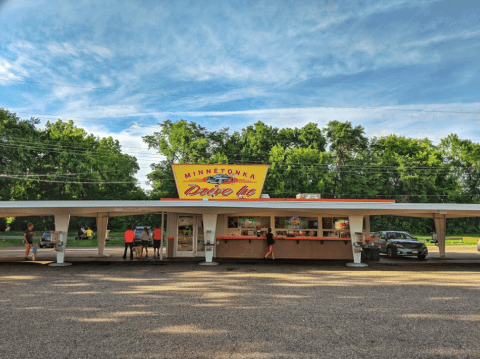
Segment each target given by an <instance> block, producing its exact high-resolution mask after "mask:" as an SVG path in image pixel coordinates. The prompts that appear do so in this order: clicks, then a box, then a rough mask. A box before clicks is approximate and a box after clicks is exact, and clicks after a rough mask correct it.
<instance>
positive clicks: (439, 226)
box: [433, 214, 447, 258]
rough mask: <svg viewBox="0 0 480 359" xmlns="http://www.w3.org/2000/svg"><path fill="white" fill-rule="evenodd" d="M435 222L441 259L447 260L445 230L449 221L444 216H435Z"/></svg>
mask: <svg viewBox="0 0 480 359" xmlns="http://www.w3.org/2000/svg"><path fill="white" fill-rule="evenodd" d="M433 221H434V222H435V231H436V232H437V238H438V250H439V252H440V258H445V229H446V227H447V219H446V217H445V215H444V214H435V215H434V217H433Z"/></svg>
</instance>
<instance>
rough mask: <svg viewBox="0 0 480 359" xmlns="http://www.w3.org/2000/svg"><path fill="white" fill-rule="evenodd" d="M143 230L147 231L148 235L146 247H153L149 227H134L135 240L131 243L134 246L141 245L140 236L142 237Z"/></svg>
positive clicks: (151, 233)
mask: <svg viewBox="0 0 480 359" xmlns="http://www.w3.org/2000/svg"><path fill="white" fill-rule="evenodd" d="M144 228H147V229H148V234H149V235H150V238H149V239H148V246H149V247H153V231H152V228H151V227H149V226H138V227H135V239H134V240H133V243H134V244H135V245H136V246H138V245H140V244H142V239H141V238H140V236H141V235H142V231H143V229H144Z"/></svg>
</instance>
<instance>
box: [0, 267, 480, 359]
mask: <svg viewBox="0 0 480 359" xmlns="http://www.w3.org/2000/svg"><path fill="white" fill-rule="evenodd" d="M479 273H480V265H479V264H478V263H477V262H471V263H444V264H430V265H424V264H418V265H416V264H414V263H408V262H404V261H399V262H388V263H387V262H376V263H373V264H372V265H370V266H369V267H368V268H364V269H353V268H346V267H345V263H344V262H330V263H324V264H298V263H296V264H293V263H274V262H273V261H268V262H264V263H253V262H252V263H248V262H243V263H235V262H234V261H233V262H224V263H221V265H219V266H216V267H204V266H198V265H197V264H196V263H191V262H190V263H189V262H166V263H165V262H164V263H160V262H158V261H157V262H155V261H148V262H135V261H132V262H130V261H127V262H126V264H123V263H122V262H120V263H119V262H113V261H111V262H99V261H95V262H94V261H92V262H88V261H85V262H83V263H74V265H73V266H71V267H62V268H58V267H49V266H46V265H42V264H41V263H33V262H23V263H11V262H10V263H6V262H4V263H0V304H1V305H0V318H1V322H0V323H1V325H0V358H1V359H7V358H8V359H10V358H22V359H23V358H51V359H55V358H62V359H66V358H182V359H183V358H209V359H210V358H218V359H220V358H222V359H223V358H225V359H226V358H438V359H444V358H480V340H479V339H480V335H479V334H478V328H479V323H480V309H479V306H478V298H479V293H480V292H479V290H480V275H479Z"/></svg>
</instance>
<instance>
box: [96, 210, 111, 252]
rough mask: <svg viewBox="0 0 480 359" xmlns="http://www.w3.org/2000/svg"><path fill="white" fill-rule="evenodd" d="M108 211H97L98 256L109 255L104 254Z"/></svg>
mask: <svg viewBox="0 0 480 359" xmlns="http://www.w3.org/2000/svg"><path fill="white" fill-rule="evenodd" d="M107 226H108V213H97V245H98V256H99V257H108V255H106V254H104V253H103V252H104V249H105V238H106V237H107Z"/></svg>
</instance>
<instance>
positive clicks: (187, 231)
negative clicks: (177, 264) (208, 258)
mask: <svg viewBox="0 0 480 359" xmlns="http://www.w3.org/2000/svg"><path fill="white" fill-rule="evenodd" d="M176 249H177V254H176V256H177V257H195V256H205V249H204V234H203V218H202V216H201V215H180V216H178V232H177V243H176Z"/></svg>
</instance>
